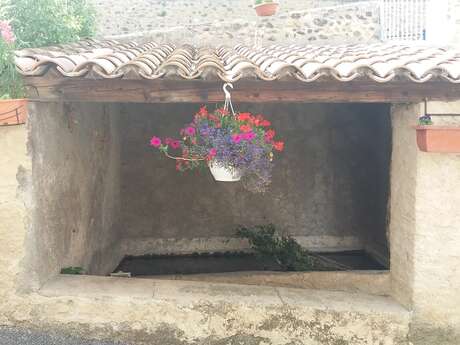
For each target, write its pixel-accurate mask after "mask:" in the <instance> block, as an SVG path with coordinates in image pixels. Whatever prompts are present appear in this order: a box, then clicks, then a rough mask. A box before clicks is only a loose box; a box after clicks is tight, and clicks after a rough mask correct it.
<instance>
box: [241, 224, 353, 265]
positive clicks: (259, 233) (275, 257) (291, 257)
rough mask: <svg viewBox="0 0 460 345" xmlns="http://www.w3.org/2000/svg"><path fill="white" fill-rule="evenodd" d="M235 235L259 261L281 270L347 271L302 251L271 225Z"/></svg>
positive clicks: (246, 230)
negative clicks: (245, 241)
mask: <svg viewBox="0 0 460 345" xmlns="http://www.w3.org/2000/svg"><path fill="white" fill-rule="evenodd" d="M236 235H237V236H238V237H240V238H244V239H247V240H248V241H249V244H250V245H251V249H253V250H254V252H255V253H256V257H257V258H258V259H260V260H264V261H265V260H267V261H269V262H270V261H271V262H273V261H274V262H276V264H278V265H279V267H280V268H281V269H282V270H283V271H312V270H318V271H332V270H334V271H344V270H350V267H348V266H346V265H343V264H341V263H339V262H336V261H335V260H332V259H329V258H327V257H325V256H323V255H321V254H318V253H313V252H311V251H309V250H307V249H305V248H303V247H302V246H301V245H300V244H299V243H298V242H297V241H296V240H295V239H294V238H293V237H292V236H290V235H287V236H284V235H279V234H278V232H277V231H276V227H275V226H274V225H273V224H268V225H256V226H253V227H244V226H241V227H239V228H238V229H237V230H236Z"/></svg>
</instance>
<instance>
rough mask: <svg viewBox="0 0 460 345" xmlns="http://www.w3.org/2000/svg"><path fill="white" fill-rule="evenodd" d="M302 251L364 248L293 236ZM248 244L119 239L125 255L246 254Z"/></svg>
mask: <svg viewBox="0 0 460 345" xmlns="http://www.w3.org/2000/svg"><path fill="white" fill-rule="evenodd" d="M294 238H295V239H296V240H297V242H299V244H300V245H302V246H303V247H305V248H308V249H309V250H312V251H322V252H337V251H346V250H361V249H363V247H364V245H363V243H362V241H361V239H359V238H358V237H355V236H328V235H324V236H294ZM250 248H251V247H250V245H249V243H248V242H247V241H246V240H243V239H240V238H234V237H201V238H155V237H142V238H123V239H122V240H121V251H122V253H124V254H125V255H134V256H138V255H149V254H155V255H167V254H193V253H208V252H234V251H236V252H241V251H244V252H249V251H251V250H250Z"/></svg>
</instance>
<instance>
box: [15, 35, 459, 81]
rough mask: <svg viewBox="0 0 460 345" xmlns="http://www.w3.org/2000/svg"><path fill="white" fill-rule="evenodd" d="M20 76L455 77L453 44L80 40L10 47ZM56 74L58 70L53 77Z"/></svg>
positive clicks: (456, 61)
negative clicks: (230, 44) (205, 43)
mask: <svg viewBox="0 0 460 345" xmlns="http://www.w3.org/2000/svg"><path fill="white" fill-rule="evenodd" d="M16 66H17V69H18V70H19V72H20V73H22V74H23V75H25V76H43V75H45V74H46V73H47V72H48V71H49V70H50V69H55V70H57V71H58V72H59V74H60V75H62V76H63V77H91V78H125V79H157V78H171V79H205V80H208V79H217V78H220V79H222V80H223V81H236V80H239V79H241V78H258V79H262V80H275V79H285V78H294V79H298V80H302V81H305V82H313V81H315V80H317V79H319V78H320V77H326V78H335V79H337V80H339V81H351V80H354V79H356V78H362V77H368V78H370V79H372V80H375V81H377V82H389V81H391V80H393V79H394V78H409V79H410V80H412V81H414V82H426V81H428V80H431V79H432V78H441V79H445V80H447V81H449V82H452V83H460V51H456V50H454V49H452V50H450V49H445V48H439V47H430V46H424V45H410V44H405V45H402V44H388V43H376V44H370V45H340V46H315V45H304V46H302V45H285V46H283V45H273V46H268V47H257V48H256V47H250V46H245V45H237V46H235V47H225V46H222V47H217V48H196V47H193V46H190V45H182V46H179V47H176V46H175V45H172V44H157V43H155V42H147V43H143V44H138V43H136V42H124V43H123V42H117V41H113V40H108V41H97V40H87V41H82V42H78V43H74V44H68V45H61V46H56V47H49V48H42V49H25V50H21V51H17V52H16ZM59 74H58V76H59Z"/></svg>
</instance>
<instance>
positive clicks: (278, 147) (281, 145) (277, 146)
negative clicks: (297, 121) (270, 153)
mask: <svg viewBox="0 0 460 345" xmlns="http://www.w3.org/2000/svg"><path fill="white" fill-rule="evenodd" d="M273 148H274V149H275V150H276V151H280V152H281V151H283V150H284V143H283V142H282V141H277V142H274V143H273Z"/></svg>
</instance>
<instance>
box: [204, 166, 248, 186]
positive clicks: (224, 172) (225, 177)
mask: <svg viewBox="0 0 460 345" xmlns="http://www.w3.org/2000/svg"><path fill="white" fill-rule="evenodd" d="M209 170H210V171H211V174H212V176H214V180H216V181H219V182H237V181H239V180H241V172H240V171H239V170H233V169H228V168H226V167H223V166H221V165H219V164H216V163H215V162H209Z"/></svg>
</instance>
